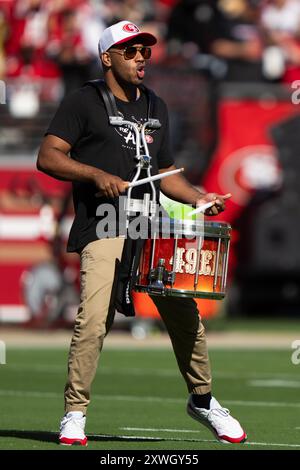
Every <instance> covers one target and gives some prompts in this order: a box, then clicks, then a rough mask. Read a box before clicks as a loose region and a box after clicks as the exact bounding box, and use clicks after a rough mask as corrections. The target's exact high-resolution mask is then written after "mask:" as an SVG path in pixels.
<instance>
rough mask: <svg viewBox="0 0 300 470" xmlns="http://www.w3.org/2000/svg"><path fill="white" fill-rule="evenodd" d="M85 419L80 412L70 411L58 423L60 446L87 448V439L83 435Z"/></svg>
mask: <svg viewBox="0 0 300 470" xmlns="http://www.w3.org/2000/svg"><path fill="white" fill-rule="evenodd" d="M85 421H86V417H85V416H83V413H82V412H81V411H70V412H69V413H67V414H66V415H65V416H64V417H63V419H62V420H61V422H60V434H59V442H60V444H63V445H66V446H72V445H78V446H87V437H86V435H85V433H84V427H85Z"/></svg>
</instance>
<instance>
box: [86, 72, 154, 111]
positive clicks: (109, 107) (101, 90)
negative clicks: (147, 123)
mask: <svg viewBox="0 0 300 470" xmlns="http://www.w3.org/2000/svg"><path fill="white" fill-rule="evenodd" d="M85 86H92V87H93V88H95V89H96V90H97V93H98V94H99V95H100V97H101V98H102V100H103V101H104V105H105V109H106V112H107V115H108V118H110V117H118V116H119V112H118V108H117V104H116V100H115V97H114V95H113V94H112V92H111V90H110V89H109V87H108V86H107V85H106V83H105V81H104V80H102V79H98V80H90V81H88V82H86V83H85ZM142 90H143V91H145V93H146V96H147V102H148V109H147V120H149V119H152V118H154V117H155V116H154V113H155V101H156V95H155V93H154V92H153V91H152V90H150V89H149V88H147V87H145V86H144V85H143V86H142Z"/></svg>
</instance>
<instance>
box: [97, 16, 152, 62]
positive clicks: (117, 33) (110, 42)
mask: <svg viewBox="0 0 300 470" xmlns="http://www.w3.org/2000/svg"><path fill="white" fill-rule="evenodd" d="M133 38H139V40H140V41H141V43H142V44H144V45H145V46H153V45H154V44H156V43H157V39H156V37H155V36H153V34H151V33H146V32H142V31H141V30H140V29H139V28H138V27H137V26H136V25H135V24H134V23H131V22H130V21H126V20H125V21H119V23H116V24H113V25H112V26H110V27H109V28H106V29H105V30H104V31H103V33H102V36H101V38H100V40H99V44H98V49H99V53H100V54H102V53H103V52H106V51H107V50H108V49H109V48H110V47H112V46H115V45H116V44H122V43H123V42H127V41H130V39H133Z"/></svg>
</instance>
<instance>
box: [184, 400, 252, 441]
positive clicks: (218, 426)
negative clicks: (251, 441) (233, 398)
mask: <svg viewBox="0 0 300 470" xmlns="http://www.w3.org/2000/svg"><path fill="white" fill-rule="evenodd" d="M209 406H210V408H209V410H207V409H206V408H197V407H196V406H195V405H194V403H193V399H192V395H190V398H189V400H188V403H187V412H188V414H189V415H190V416H191V417H192V418H194V419H196V420H197V421H199V422H200V423H202V424H204V425H205V426H206V427H208V429H210V430H211V431H212V432H213V433H214V435H215V436H216V437H217V439H218V440H219V441H221V442H224V443H229V442H230V443H232V444H239V443H241V442H245V441H246V439H247V434H246V433H245V431H244V430H243V428H242V427H241V425H240V423H239V422H238V421H237V420H236V419H235V418H233V417H232V416H230V412H229V410H227V409H226V408H222V407H221V405H220V403H219V402H218V401H217V400H216V399H215V398H214V397H212V398H211V400H210V404H209Z"/></svg>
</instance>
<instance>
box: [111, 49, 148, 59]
mask: <svg viewBox="0 0 300 470" xmlns="http://www.w3.org/2000/svg"><path fill="white" fill-rule="evenodd" d="M109 52H116V53H117V54H122V55H123V56H124V59H126V60H131V59H134V58H135V56H136V55H137V53H138V52H140V53H141V54H142V56H143V58H144V59H150V57H151V47H148V46H142V47H137V46H127V47H125V49H122V50H120V51H119V50H114V51H113V50H111V49H110V50H109Z"/></svg>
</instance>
